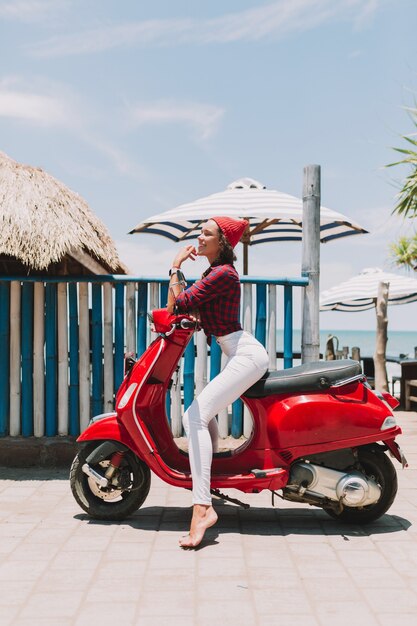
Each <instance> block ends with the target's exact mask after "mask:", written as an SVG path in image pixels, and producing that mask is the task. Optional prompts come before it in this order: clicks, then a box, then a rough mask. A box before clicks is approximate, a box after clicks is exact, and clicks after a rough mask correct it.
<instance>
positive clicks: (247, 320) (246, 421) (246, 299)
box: [242, 283, 253, 438]
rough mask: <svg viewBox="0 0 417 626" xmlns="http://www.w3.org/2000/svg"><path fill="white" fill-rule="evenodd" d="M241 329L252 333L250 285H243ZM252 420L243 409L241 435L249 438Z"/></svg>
mask: <svg viewBox="0 0 417 626" xmlns="http://www.w3.org/2000/svg"><path fill="white" fill-rule="evenodd" d="M242 319H243V329H244V330H247V331H248V332H249V333H252V284H251V283H245V284H244V285H243V316H242ZM252 429H253V420H252V415H251V414H250V413H249V410H248V408H247V407H246V406H245V407H244V408H243V434H244V436H245V437H246V438H249V437H250V436H251V434H252Z"/></svg>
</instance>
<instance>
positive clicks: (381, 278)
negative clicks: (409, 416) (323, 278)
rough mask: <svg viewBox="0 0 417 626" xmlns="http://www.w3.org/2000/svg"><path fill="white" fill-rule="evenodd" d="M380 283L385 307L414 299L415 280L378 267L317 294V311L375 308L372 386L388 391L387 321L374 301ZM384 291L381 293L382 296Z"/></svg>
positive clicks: (370, 268) (366, 270)
mask: <svg viewBox="0 0 417 626" xmlns="http://www.w3.org/2000/svg"><path fill="white" fill-rule="evenodd" d="M381 283H388V305H390V304H391V305H392V304H406V303H408V302H414V301H416V300H417V280H416V279H415V278H408V277H407V276H401V275H399V274H393V273H389V272H384V271H383V270H381V269H380V268H379V267H368V268H366V269H364V270H362V272H360V274H358V275H357V276H354V277H353V278H350V279H349V280H347V281H345V282H343V283H341V284H340V285H337V286H336V287H332V288H331V289H328V290H327V291H323V292H322V293H321V295H320V311H332V310H333V311H365V310H366V309H372V308H374V309H375V313H376V317H377V325H376V347H375V355H374V366H375V386H376V388H377V389H379V390H380V391H387V390H388V378H387V371H386V355H385V351H386V343H387V328H388V319H387V316H386V314H385V313H384V311H383V309H381V304H382V305H383V306H384V307H385V308H386V290H385V296H384V297H385V303H384V302H383V301H382V303H381V301H380V302H379V307H380V308H379V313H378V309H377V298H378V292H379V286H380V284H381ZM383 292H384V290H383V289H382V290H381V291H380V295H382V294H383Z"/></svg>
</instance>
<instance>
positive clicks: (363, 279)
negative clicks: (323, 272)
mask: <svg viewBox="0 0 417 626" xmlns="http://www.w3.org/2000/svg"><path fill="white" fill-rule="evenodd" d="M380 282H383V283H389V292H388V293H389V295H388V304H407V302H414V301H416V300H417V280H416V279H415V278H409V277H407V276H400V275H399V274H392V273H388V272H384V271H383V270H381V269H380V268H379V267H368V268H366V269H364V270H362V272H360V273H359V274H358V275H357V276H354V277H353V278H350V279H349V280H347V281H345V282H343V283H341V284H340V285H337V286H336V287H332V288H331V289H328V290H327V291H323V292H322V293H321V294H320V311H366V309H372V308H374V307H375V305H376V299H377V295H378V286H379V283H380Z"/></svg>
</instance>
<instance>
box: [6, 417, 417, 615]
mask: <svg viewBox="0 0 417 626" xmlns="http://www.w3.org/2000/svg"><path fill="white" fill-rule="evenodd" d="M402 416H404V417H403V418H402ZM410 417H411V418H412V419H410ZM401 418H402V419H403V420H404V431H405V435H404V442H403V444H404V445H403V447H404V449H405V450H406V452H407V456H408V457H409V460H410V466H411V469H410V468H409V469H408V470H404V472H401V471H400V472H399V492H398V497H397V499H396V501H395V502H394V504H393V506H392V507H391V509H390V511H389V512H388V513H387V514H386V515H384V516H383V517H382V518H381V520H378V521H377V522H375V523H373V524H370V525H368V526H359V527H357V526H353V525H343V524H341V523H340V522H337V521H336V520H332V519H331V518H330V517H328V516H327V515H326V514H325V513H324V512H322V511H320V510H319V509H315V508H312V507H308V506H304V505H295V504H294V503H291V502H281V501H280V502H279V508H278V507H277V508H276V509H272V507H271V502H270V495H269V494H267V493H261V494H257V495H255V494H254V495H250V494H241V493H239V492H238V491H235V490H230V495H231V496H232V497H237V498H239V499H241V500H243V501H245V502H248V503H250V504H251V508H250V509H248V510H244V509H241V508H240V507H237V506H235V505H230V504H224V503H222V502H216V504H215V506H216V509H217V510H218V512H219V514H220V522H219V524H218V525H216V526H215V527H213V528H212V529H210V531H209V532H208V535H207V541H205V542H204V544H203V545H202V547H201V548H200V549H199V550H197V551H184V550H181V549H179V547H178V538H179V536H181V534H185V532H186V531H187V529H188V524H189V521H190V517H191V507H190V494H189V493H188V492H186V491H184V490H178V489H174V488H172V487H169V486H168V485H166V484H165V483H163V482H162V481H160V480H159V479H155V480H153V481H152V487H151V492H150V496H149V498H148V500H147V501H146V502H145V504H144V506H143V507H142V508H141V509H140V510H139V511H137V512H136V513H135V515H133V516H132V517H130V518H129V519H127V520H124V521H123V522H111V523H110V522H99V521H96V520H92V519H90V518H89V517H88V516H87V515H86V514H85V513H84V512H83V511H82V510H81V509H80V508H79V507H78V505H77V504H76V503H75V501H74V500H73V498H72V495H71V492H70V489H69V486H68V476H67V473H64V472H54V471H52V470H36V469H35V470H31V472H30V473H29V472H28V470H19V469H14V470H12V471H10V472H7V473H5V472H2V470H1V468H0V626H29V624H30V626H67V625H68V626H84V625H85V626H91V624H92V623H93V624H96V623H97V624H99V625H100V626H107V625H109V626H110V624H111V626H113V625H114V622H115V619H117V622H118V623H119V624H123V626H130V625H131V626H150V625H151V624H152V626H154V625H155V626H164V625H165V624H166V625H167V626H168V624H169V626H177V625H178V626H180V625H181V626H191V625H192V626H209V625H210V626H212V625H213V623H222V624H223V623H229V624H230V626H235V624H236V625H238V626H246V624H247V625H250V626H266V624H268V626H270V624H274V625H275V624H277V625H278V626H281V625H282V626H330V625H331V626H334V624H337V625H338V626H345V625H346V626H352V624H357V626H362V624H363V625H364V626H365V625H366V626H377V625H378V626H386V625H387V626H388V624H389V625H390V626H391V625H392V626H394V625H396V624H397V623H402V624H403V623H410V624H411V623H414V621H415V615H416V614H417V414H416V413H413V414H404V413H400V414H399V416H398V420H399V421H400V419H401ZM408 444H410V445H408ZM48 478H49V479H50V478H52V480H48ZM393 603H394V604H395V610H394V606H393ZM34 616H35V619H34Z"/></svg>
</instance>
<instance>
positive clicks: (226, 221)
mask: <svg viewBox="0 0 417 626" xmlns="http://www.w3.org/2000/svg"><path fill="white" fill-rule="evenodd" d="M210 219H212V220H214V221H215V222H216V224H217V226H218V227H219V228H220V230H221V231H222V233H223V235H224V236H225V237H226V239H227V241H228V242H229V243H230V245H231V246H232V248H234V247H235V246H236V244H237V243H238V242H239V241H240V239H241V237H242V235H243V233H244V232H245V230H246V227H247V226H249V222H248V220H235V219H233V217H217V215H216V217H211V218H210Z"/></svg>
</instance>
